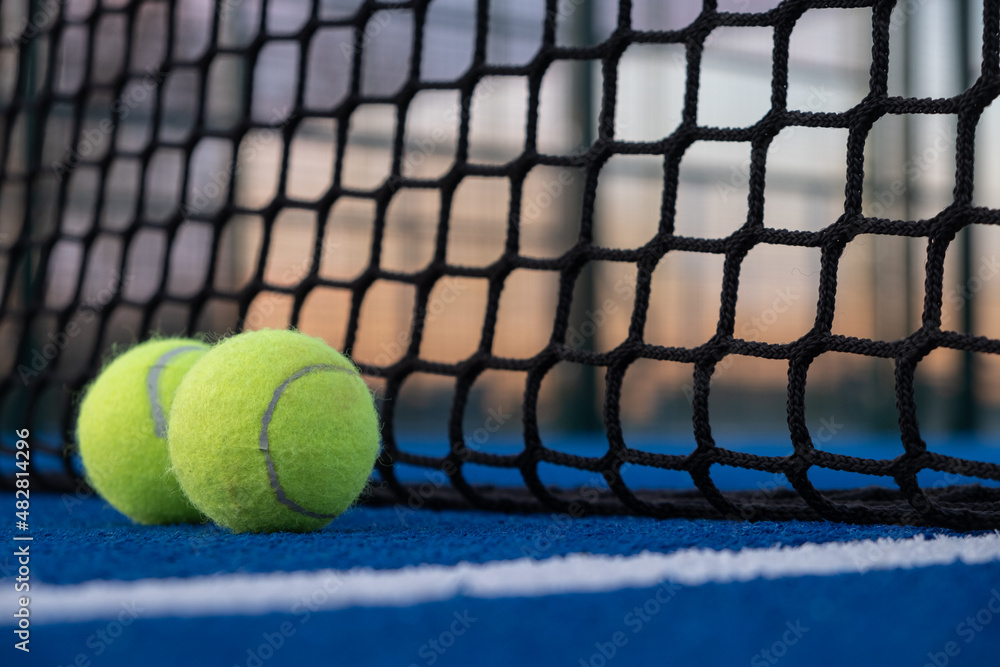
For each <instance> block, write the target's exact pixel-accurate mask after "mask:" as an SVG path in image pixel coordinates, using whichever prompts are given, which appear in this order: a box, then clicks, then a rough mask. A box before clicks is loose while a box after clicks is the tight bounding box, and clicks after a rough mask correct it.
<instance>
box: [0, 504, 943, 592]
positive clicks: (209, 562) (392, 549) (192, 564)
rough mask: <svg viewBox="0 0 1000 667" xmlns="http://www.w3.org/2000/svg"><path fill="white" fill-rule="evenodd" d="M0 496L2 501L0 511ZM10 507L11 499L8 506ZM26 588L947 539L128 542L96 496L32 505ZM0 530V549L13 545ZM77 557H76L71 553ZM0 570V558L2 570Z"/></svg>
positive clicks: (402, 524)
mask: <svg viewBox="0 0 1000 667" xmlns="http://www.w3.org/2000/svg"><path fill="white" fill-rule="evenodd" d="M4 497H5V496H4V494H0V506H3V502H4ZM6 498H7V501H8V502H9V503H10V504H11V505H12V504H13V495H11V494H7V495H6ZM31 509H32V515H33V516H34V517H35V518H36V519H37V521H36V522H35V523H34V525H33V527H32V530H33V533H34V535H35V541H34V542H33V543H32V551H31V553H32V577H33V578H34V579H35V580H36V581H38V582H43V583H49V584H74V583H82V582H86V581H91V580H100V579H107V580H128V581H134V580H138V579H150V578H179V577H191V576H198V575H208V574H220V573H244V574H245V573H251V572H262V573H266V572H274V571H282V572H296V571H303V570H324V569H329V568H330V567H336V568H338V569H340V570H350V569H354V568H358V567H372V568H375V569H382V570H393V569H399V568H403V567H406V566H408V565H414V564H420V563H431V564H439V565H456V564H458V563H462V562H469V563H486V562H490V561H498V560H516V559H518V558H523V557H525V556H528V557H531V558H535V559H540V560H541V559H545V558H551V557H553V556H563V555H568V554H572V553H591V554H608V555H627V556H634V555H637V554H640V553H642V552H643V551H652V552H657V553H672V552H675V551H679V550H683V549H692V548H703V549H713V550H723V549H746V548H758V549H762V548H768V547H771V546H774V545H775V544H783V545H786V546H797V545H804V544H810V543H815V544H822V543H827V542H853V541H858V540H873V539H879V538H884V537H892V538H895V539H907V538H911V537H914V536H917V535H925V536H928V537H932V536H934V535H952V536H954V535H957V533H955V532H954V531H949V530H947V529H940V528H914V527H912V526H857V525H853V524H837V523H829V522H798V521H786V522H780V523H776V522H766V521H764V522H759V523H744V522H733V521H712V520H685V519H679V520H674V521H658V520H656V519H650V518H647V517H583V518H579V519H573V518H570V517H566V516H557V515H545V514H533V515H527V516H511V515H507V514H499V513H494V512H432V511H426V510H410V509H409V508H407V507H402V506H400V507H355V508H352V509H350V510H348V511H347V512H345V513H344V514H343V515H341V516H340V517H339V518H338V519H337V520H336V521H335V522H333V523H332V524H331V525H330V526H328V527H327V528H325V529H324V530H322V531H320V532H317V533H303V534H294V533H286V534H284V535H281V536H280V537H279V536H274V535H259V534H254V533H245V534H242V535H233V534H232V533H230V532H229V531H227V530H225V529H223V528H220V527H219V526H216V525H215V524H212V523H206V524H198V525H191V524H181V525H174V526H152V527H148V528H143V529H141V532H140V531H137V529H136V528H135V526H134V524H133V523H132V522H131V521H130V520H129V519H128V518H127V517H125V516H122V515H121V514H119V513H118V512H117V511H115V510H114V509H113V508H112V507H111V506H109V505H108V504H106V503H104V502H103V501H101V500H100V499H99V498H97V497H96V496H93V495H90V496H86V495H62V496H56V495H49V494H40V495H38V496H34V495H33V496H32V498H31ZM13 532H14V531H13V526H12V525H0V541H5V540H9V539H10V537H11V536H12V535H13ZM81 553H85V554H87V557H86V558H81V557H80V554H81ZM2 563H3V559H2V558H0V565H2Z"/></svg>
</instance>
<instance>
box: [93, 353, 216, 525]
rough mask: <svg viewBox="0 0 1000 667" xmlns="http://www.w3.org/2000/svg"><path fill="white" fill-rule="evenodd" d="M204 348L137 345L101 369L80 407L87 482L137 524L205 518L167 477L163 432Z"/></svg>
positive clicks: (168, 475) (167, 459)
mask: <svg viewBox="0 0 1000 667" xmlns="http://www.w3.org/2000/svg"><path fill="white" fill-rule="evenodd" d="M208 349H209V346H208V345H206V344H205V343H203V342H201V341H198V340H191V339H187V338H163V339H158V340H151V341H147V342H145V343H142V344H141V345H137V346H136V347H133V348H132V349H130V350H128V351H127V352H125V353H124V354H122V355H120V356H118V357H117V358H115V359H114V360H113V361H112V362H111V363H110V364H108V365H107V367H105V368H104V370H102V371H101V373H100V375H98V377H97V379H96V380H95V381H94V382H93V383H92V384H91V385H90V387H89V388H88V389H87V391H86V393H85V395H84V398H83V402H82V403H81V404H80V414H79V417H78V419H77V425H76V436H77V444H78V446H79V451H80V458H81V459H82V460H83V467H84V471H85V473H86V477H87V481H88V482H89V483H90V485H91V486H92V487H94V489H95V490H96V491H97V492H98V493H99V494H100V495H101V496H102V497H104V499H105V500H107V501H108V502H109V503H111V505H112V506H113V507H114V508H115V509H117V510H118V511H119V512H121V513H122V514H125V515H126V516H128V517H130V518H131V519H133V520H135V521H138V522H139V523H146V524H151V523H183V522H197V521H204V520H205V517H203V516H202V515H201V513H200V512H198V510H196V509H195V508H194V507H193V506H192V505H191V503H189V502H188V500H187V498H185V496H184V493H183V492H182V491H181V488H180V486H179V485H178V484H177V480H176V479H175V478H174V476H173V475H172V474H171V473H170V458H169V455H168V454H167V441H166V430H167V418H168V416H169V414H170V409H171V404H172V403H173V399H174V391H175V390H176V389H177V385H179V384H180V382H181V378H183V377H184V374H185V373H186V372H187V371H188V369H189V368H191V366H192V365H193V364H194V363H195V361H197V360H198V359H199V358H200V357H201V356H202V355H203V354H205V352H206V351H207V350H208Z"/></svg>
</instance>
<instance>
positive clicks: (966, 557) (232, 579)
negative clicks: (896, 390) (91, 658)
mask: <svg viewBox="0 0 1000 667" xmlns="http://www.w3.org/2000/svg"><path fill="white" fill-rule="evenodd" d="M996 561H1000V534H991V535H983V536H978V537H967V538H959V537H938V538H936V539H932V540H928V539H925V538H923V537H917V538H914V539H910V540H890V539H883V540H877V541H861V542H847V543H843V542H840V543H837V542H834V543H828V544H807V545H802V546H799V547H774V548H771V549H744V550H742V551H738V552H735V551H712V550H707V549H688V550H682V551H677V552H674V553H671V554H655V553H648V552H646V553H642V554H639V555H637V556H628V557H625V556H605V555H590V554H571V555H569V556H565V557H556V558H550V559H547V560H541V561H539V560H533V559H529V558H524V559H520V560H516V561H501V562H491V563H483V564H475V565H474V564H469V563H460V564H458V565H456V566H451V567H445V566H439V565H419V566H414V567H409V568H403V569H400V570H371V569H366V568H359V569H356V570H350V571H347V572H344V571H337V570H321V571H317V572H293V573H284V572H279V573H273V574H259V575H242V574H235V575H227V576H210V577H193V578H190V579H186V580H184V581H172V580H143V581H133V582H109V581H99V582H90V583H86V584H80V585H76V586H61V587H60V586H45V585H36V586H35V587H34V588H33V596H32V604H33V607H32V609H33V616H34V622H35V623H38V624H45V623H56V622H66V621H84V620H99V619H112V618H114V616H115V615H116V614H117V613H118V612H119V611H120V610H121V607H122V604H123V603H124V602H128V601H132V602H133V603H134V604H136V605H138V606H139V607H141V608H142V609H143V610H144V614H145V615H146V616H147V617H154V616H218V615H234V614H248V615H260V614H267V613H275V612H276V613H293V612H294V610H295V607H296V605H298V604H301V601H302V600H303V599H305V598H308V597H309V595H310V594H311V593H312V592H313V591H317V590H328V591H330V592H331V593H335V594H332V595H329V596H327V597H326V599H325V601H324V603H322V604H319V605H317V609H340V608H346V607H354V606H365V607H371V606H390V607H397V606H409V605H414V604H423V603H427V602H433V601H437V600H447V599H450V598H453V597H456V596H463V597H474V598H506V597H538V596H544V595H561V594H569V593H598V592H607V591H615V590H621V589H625V588H644V587H650V586H656V585H659V584H661V583H663V582H667V581H669V582H673V583H677V584H680V585H683V586H700V585H702V584H706V583H731V582H740V581H750V580H753V579H758V578H764V579H779V578H786V577H801V576H809V575H823V576H831V575H838V574H849V573H861V574H863V573H866V572H870V571H873V570H893V569H909V568H915V567H928V566H932V565H950V564H952V563H959V562H960V563H965V564H969V565H978V564H983V563H990V562H996Z"/></svg>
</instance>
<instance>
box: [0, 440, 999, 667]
mask: <svg viewBox="0 0 1000 667" xmlns="http://www.w3.org/2000/svg"><path fill="white" fill-rule="evenodd" d="M857 446H858V448H859V455H864V456H875V455H877V452H875V449H876V448H877V446H876V444H874V443H867V444H865V443H859V444H858V445H857ZM963 447H968V448H969V450H968V453H969V454H970V457H972V458H976V457H978V458H986V459H991V460H994V459H995V458H997V457H996V454H997V452H996V451H995V448H990V447H984V446H983V445H979V444H975V443H972V444H969V443H966V444H965V445H963V444H961V443H952V445H951V446H950V452H951V453H955V454H956V455H962V454H963V451H962V449H963ZM414 474H415V473H414ZM567 474H569V473H567ZM734 474H735V473H734ZM556 481H559V480H556ZM563 481H569V480H568V478H567V479H566V480H563ZM746 482H747V480H741V479H740V478H739V477H738V476H735V477H731V478H727V479H726V480H723V481H721V482H720V486H731V487H733V488H741V486H743V485H744V484H745V483H746ZM754 483H756V482H751V483H750V486H751V488H752V485H753V484H754ZM816 483H817V485H818V486H822V480H821V479H818V480H816ZM890 483H891V482H890ZM928 483H933V480H928ZM743 488H746V487H745V486H743ZM0 503H6V506H7V507H11V508H13V506H14V499H13V497H12V496H11V495H10V494H5V495H4V496H2V497H0ZM0 506H2V505H0ZM31 508H32V512H31V516H32V529H31V531H30V532H31V537H32V538H33V539H32V540H31V541H30V542H28V541H14V539H13V538H14V536H15V533H17V534H18V535H23V533H22V532H20V531H15V530H13V520H12V521H10V522H5V525H4V528H3V529H2V530H0V535H2V539H3V543H4V544H5V545H7V546H6V547H5V549H4V553H3V555H2V556H0V575H2V577H3V581H2V582H0V585H2V589H3V590H4V591H5V593H4V594H3V595H2V596H0V599H2V600H3V604H4V607H5V612H4V614H3V623H2V625H3V626H4V627H3V630H4V631H3V636H4V637H5V639H4V642H3V644H4V645H3V649H2V655H3V659H2V664H3V665H22V664H23V665H46V666H60V665H63V666H69V665H78V666H81V667H87V666H89V665H93V666H105V665H130V666H131V665H142V666H143V667H159V666H161V665H162V666H168V665H169V666H174V665H223V666H226V667H229V666H230V665H241V666H246V667H254V666H257V667H261V666H263V665H386V666H389V665H402V666H404V667H407V666H410V665H417V666H430V665H505V666H506V665H568V666H574V667H579V666H583V667H586V666H590V667H603V666H605V665H751V666H754V667H756V666H764V665H777V664H782V665H914V666H917V667H922V666H923V665H931V666H933V667H942V666H944V665H995V664H998V662H997V661H998V658H997V655H998V652H1000V534H998V533H995V532H988V531H984V532H975V533H958V532H954V531H950V530H942V529H929V528H913V527H899V526H855V525H844V524H834V523H828V522H816V523H809V522H786V523H771V522H762V523H742V522H740V523H737V522H729V521H710V520H682V519H676V520H666V521H661V520H656V519H649V518H639V517H599V518H597V517H595V518H582V519H579V518H578V519H571V518H567V517H563V516H558V515H548V514H535V515H527V516H523V515H508V514H495V513H484V512H471V511H446V512H435V511H429V510H418V511H412V510H410V509H408V508H405V507H403V506H398V507H379V508H373V507H358V508H354V509H352V510H349V511H348V512H347V513H346V514H344V515H343V516H341V517H340V518H338V519H337V520H336V521H334V522H333V523H332V524H331V525H330V526H328V527H327V528H326V529H324V530H322V531H319V532H316V533H311V534H284V533H282V534H271V535H234V534H231V533H229V532H227V531H225V530H223V529H221V528H218V527H216V526H214V525H211V524H206V525H184V526H155V527H149V526H137V525H134V524H132V523H131V522H130V521H129V520H128V519H127V518H125V517H123V516H122V515H120V514H119V513H118V512H116V511H115V510H113V509H112V508H110V507H109V506H108V505H107V504H105V503H104V502H103V501H102V500H101V499H99V498H97V497H95V496H90V495H86V494H69V495H56V494H44V495H43V494H38V495H34V496H32V504H31ZM11 511H12V512H13V510H11ZM24 544H27V545H29V547H28V551H29V554H30V560H29V564H28V566H29V569H30V573H29V575H28V578H27V583H29V585H30V591H29V592H27V593H15V592H14V591H15V586H16V585H17V584H18V577H19V574H18V568H19V567H20V565H19V563H18V556H17V555H16V550H17V549H19V548H21V547H22V545H24ZM19 595H29V596H30V600H31V601H30V605H29V609H30V635H29V636H30V640H29V644H28V646H29V647H30V653H24V652H22V651H19V650H16V649H15V648H14V645H15V643H16V642H18V641H20V640H19V639H18V638H17V637H16V634H15V630H16V629H17V626H16V624H15V622H16V619H15V618H14V616H13V615H12V614H13V611H14V610H16V609H17V606H18V603H17V598H18V596H19Z"/></svg>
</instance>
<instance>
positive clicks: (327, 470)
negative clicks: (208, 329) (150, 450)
mask: <svg viewBox="0 0 1000 667" xmlns="http://www.w3.org/2000/svg"><path fill="white" fill-rule="evenodd" d="M379 439H380V435H379V425H378V415H377V414H376V412H375V405H374V402H373V401H372V396H371V392H369V390H368V387H367V385H366V384H365V382H364V380H362V379H361V375H360V374H359V373H358V369H357V367H355V366H354V364H353V363H352V362H351V361H350V360H349V359H348V358H347V357H345V356H343V355H341V354H340V353H339V352H337V351H335V350H333V349H332V348H330V347H329V346H328V345H327V344H326V343H324V342H323V341H322V340H320V339H318V338H311V337H309V336H306V335H304V334H300V333H298V332H295V331H276V330H269V329H265V330H261V331H251V332H247V333H242V334H239V335H237V336H233V337H231V338H228V339H226V340H224V341H222V342H221V343H218V344H217V345H216V346H215V347H213V348H212V350H211V351H210V352H208V353H207V354H206V355H205V356H204V357H202V358H201V360H200V361H198V363H197V364H196V365H195V366H194V367H193V368H192V369H191V371H190V372H189V373H188V374H187V376H186V377H185V378H184V380H183V382H181V385H180V386H179V387H178V388H177V395H176V397H175V398H174V404H173V410H172V412H171V415H170V443H169V448H170V460H171V464H172V466H173V471H174V474H175V475H176V476H177V480H178V481H179V482H180V485H181V488H182V489H184V492H185V493H186V494H187V496H188V498H190V499H191V502H192V503H194V505H195V507H197V508H198V509H199V510H201V511H202V512H204V513H205V514H206V515H207V516H208V517H209V518H211V519H212V520H213V521H215V522H216V523H218V524H220V525H222V526H225V527H226V528H229V529H230V530H233V531H235V532H248V531H249V532H272V531H279V530H287V531H296V532H304V531H309V530H318V529H319V528H322V527H323V526H325V525H327V524H328V523H329V522H330V521H331V520H332V519H333V518H334V517H336V516H337V515H338V514H340V513H341V512H343V511H344V510H345V509H347V508H348V507H349V506H350V505H351V504H352V503H353V502H354V501H355V500H356V499H357V497H358V496H359V495H360V494H361V492H362V491H363V490H364V487H365V484H366V483H367V481H368V476H369V475H370V474H371V471H372V468H373V467H374V465H375V459H376V457H377V456H378V452H379Z"/></svg>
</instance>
